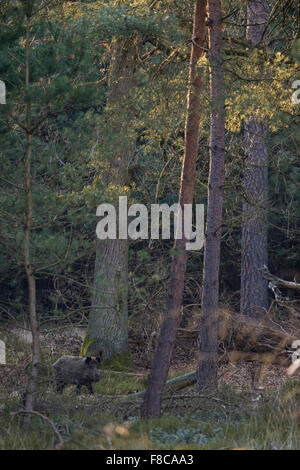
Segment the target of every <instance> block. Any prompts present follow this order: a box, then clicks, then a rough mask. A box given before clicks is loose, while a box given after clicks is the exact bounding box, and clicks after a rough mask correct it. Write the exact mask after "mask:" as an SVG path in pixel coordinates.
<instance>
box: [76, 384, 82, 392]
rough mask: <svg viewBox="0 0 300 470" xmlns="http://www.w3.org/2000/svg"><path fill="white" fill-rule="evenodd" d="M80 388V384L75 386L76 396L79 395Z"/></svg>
mask: <svg viewBox="0 0 300 470" xmlns="http://www.w3.org/2000/svg"><path fill="white" fill-rule="evenodd" d="M81 387H82V385H81V384H77V386H76V393H77V395H80V392H81Z"/></svg>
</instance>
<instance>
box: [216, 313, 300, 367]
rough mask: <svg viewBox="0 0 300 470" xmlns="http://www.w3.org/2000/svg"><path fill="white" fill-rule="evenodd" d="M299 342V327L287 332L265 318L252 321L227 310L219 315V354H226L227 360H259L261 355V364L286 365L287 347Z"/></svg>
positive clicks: (288, 360)
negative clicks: (295, 341)
mask: <svg viewBox="0 0 300 470" xmlns="http://www.w3.org/2000/svg"><path fill="white" fill-rule="evenodd" d="M299 338H300V325H299V328H298V330H293V331H290V330H289V329H284V328H283V326H282V325H279V324H277V323H275V322H274V321H273V320H272V319H271V318H270V317H269V316H268V315H267V316H265V317H264V318H263V319H261V320H256V319H253V318H248V317H245V316H244V315H241V314H239V313H234V312H229V311H227V310H222V311H221V312H220V316H219V347H220V350H221V351H222V352H223V353H230V357H231V359H232V358H234V357H236V360H238V359H248V360H260V359H259V355H261V360H262V361H263V362H265V361H267V362H277V363H278V362H280V363H284V364H283V365H287V364H289V363H290V359H289V353H290V351H291V345H292V343H293V341H294V340H296V339H299ZM234 353H236V354H235V355H234Z"/></svg>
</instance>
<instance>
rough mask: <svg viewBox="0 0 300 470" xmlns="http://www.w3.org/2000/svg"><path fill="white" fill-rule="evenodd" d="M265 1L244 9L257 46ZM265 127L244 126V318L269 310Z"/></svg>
mask: <svg viewBox="0 0 300 470" xmlns="http://www.w3.org/2000/svg"><path fill="white" fill-rule="evenodd" d="M267 17H268V14H267V8H266V2H265V1H250V2H249V4H248V8H247V25H248V26H247V39H248V41H249V42H250V43H251V44H253V45H258V44H259V42H260V41H261V40H262V34H263V32H264V29H265V23H266V21H267ZM265 138H266V126H265V125H264V123H263V122H261V121H260V120H259V119H258V118H256V117H253V118H250V119H249V120H248V121H247V122H246V123H245V134H244V142H245V153H246V169H245V174H244V192H245V197H246V202H245V203H244V204H243V228H242V247H241V248H242V249H241V303H240V310H241V313H242V314H243V315H247V316H250V317H261V316H262V315H263V314H264V313H266V311H267V309H268V283H267V281H266V280H265V279H264V277H263V273H262V271H261V270H260V269H261V268H262V266H264V265H266V266H267V265H268V247H267V213H266V204H267V196H268V153H267V148H266V143H265Z"/></svg>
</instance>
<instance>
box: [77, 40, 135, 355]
mask: <svg viewBox="0 0 300 470" xmlns="http://www.w3.org/2000/svg"><path fill="white" fill-rule="evenodd" d="M138 50H139V41H138V39H136V38H117V39H115V40H114V41H113V44H112V51H111V53H112V59H111V64H110V71H109V80H108V98H107V104H106V131H105V132H106V133H107V135H105V147H104V148H105V151H106V152H107V155H108V158H107V162H106V163H105V168H103V170H102V181H103V184H104V185H105V187H106V188H108V187H109V186H113V187H114V188H116V189H115V190H114V196H113V199H114V200H113V201H111V200H110V201H109V202H110V203H114V205H115V207H116V210H117V206H118V197H119V196H122V195H124V192H125V189H124V187H125V186H126V184H128V171H127V170H128V167H129V166H130V161H131V159H132V158H133V155H134V150H135V136H134V134H133V133H132V130H131V126H130V119H131V117H132V112H133V111H132V109H131V108H132V106H131V104H130V103H131V101H130V100H131V99H132V94H133V92H134V90H135V86H136V80H135V70H136V64H137V57H138ZM125 115H126V116H125ZM102 202H103V201H102ZM105 202H107V201H105ZM86 344H87V345H89V344H90V346H89V351H90V352H91V353H98V352H99V351H102V352H103V354H104V357H112V356H113V354H115V353H118V354H121V353H124V352H126V351H127V349H128V240H127V239H118V238H117V239H116V240H111V239H107V240H99V239H97V245H96V259H95V272H94V289H93V300H92V309H91V312H90V317H89V325H88V332H87V338H86Z"/></svg>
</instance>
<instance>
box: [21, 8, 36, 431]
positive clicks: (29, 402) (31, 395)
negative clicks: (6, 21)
mask: <svg viewBox="0 0 300 470" xmlns="http://www.w3.org/2000/svg"><path fill="white" fill-rule="evenodd" d="M30 21H31V17H30V12H28V13H27V16H26V44H25V70H26V71H25V83H26V86H28V85H29V83H30V77H29V68H30V67H29V65H30V28H31V24H30ZM31 126H32V123H31V105H30V103H28V104H27V105H26V143H27V149H26V158H25V190H26V226H25V239H24V264H25V272H26V277H27V284H28V298H29V318H30V327H31V332H32V363H31V371H30V376H29V380H28V385H27V390H26V393H25V411H28V413H26V414H24V418H23V426H24V427H25V428H26V427H28V426H29V424H30V422H31V416H32V415H31V414H30V413H29V412H32V411H33V409H34V403H35V398H36V392H37V379H38V366H39V360H40V344H39V334H38V323H37V316H36V282H35V277H34V274H33V269H32V264H31V256H30V236H31V229H32V220H33V203H32V183H31V158H32V131H31Z"/></svg>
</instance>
